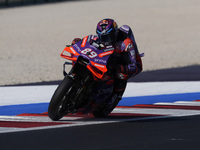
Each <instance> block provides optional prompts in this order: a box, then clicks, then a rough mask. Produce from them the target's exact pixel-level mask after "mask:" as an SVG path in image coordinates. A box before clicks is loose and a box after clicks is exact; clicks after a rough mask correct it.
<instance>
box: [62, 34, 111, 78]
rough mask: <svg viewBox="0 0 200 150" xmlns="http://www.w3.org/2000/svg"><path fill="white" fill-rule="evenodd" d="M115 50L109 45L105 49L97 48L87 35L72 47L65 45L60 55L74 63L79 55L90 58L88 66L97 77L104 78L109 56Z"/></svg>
mask: <svg viewBox="0 0 200 150" xmlns="http://www.w3.org/2000/svg"><path fill="white" fill-rule="evenodd" d="M65 52H68V53H70V54H71V55H70V56H68V55H65V54H64V53H65ZM113 52H114V48H113V47H112V46H108V47H106V48H105V49H103V50H99V49H97V48H96V47H95V46H94V45H92V44H91V43H90V40H89V39H88V36H86V37H84V38H83V40H81V41H79V42H77V43H76V44H74V45H72V46H70V47H65V49H64V50H63V51H62V53H61V55H60V56H61V57H63V58H65V59H68V60H71V61H73V64H74V63H76V61H77V59H78V57H80V56H82V57H83V58H85V59H87V60H89V63H88V64H87V68H88V69H89V70H90V71H91V72H92V74H93V75H94V76H95V77H97V78H99V79H102V78H103V77H104V74H105V73H106V72H107V62H108V58H109V57H110V55H111V54H112V53H113Z"/></svg>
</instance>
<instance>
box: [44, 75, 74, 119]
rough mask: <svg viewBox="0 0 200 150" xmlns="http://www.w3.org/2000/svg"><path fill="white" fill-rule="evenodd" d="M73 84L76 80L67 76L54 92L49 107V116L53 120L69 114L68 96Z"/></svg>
mask: <svg viewBox="0 0 200 150" xmlns="http://www.w3.org/2000/svg"><path fill="white" fill-rule="evenodd" d="M73 84H74V80H73V79H72V78H69V77H67V76H66V77H65V78H64V79H63V81H62V82H61V83H60V85H59V86H58V87H57V89H56V91H55V92H54V94H53V96H52V98H51V101H50V103H49V107H48V116H49V118H51V119H52V120H53V121H58V120H59V119H61V118H62V117H63V116H64V115H66V114H67V110H66V107H68V109H69V108H70V104H69V102H68V98H67V97H68V96H69V93H70V90H71V89H72V86H73ZM66 105H69V106H66Z"/></svg>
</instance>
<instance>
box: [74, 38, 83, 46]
mask: <svg viewBox="0 0 200 150" xmlns="http://www.w3.org/2000/svg"><path fill="white" fill-rule="evenodd" d="M80 40H81V39H80V38H75V39H74V40H73V41H72V45H74V44H75V43H76V42H79V41H80Z"/></svg>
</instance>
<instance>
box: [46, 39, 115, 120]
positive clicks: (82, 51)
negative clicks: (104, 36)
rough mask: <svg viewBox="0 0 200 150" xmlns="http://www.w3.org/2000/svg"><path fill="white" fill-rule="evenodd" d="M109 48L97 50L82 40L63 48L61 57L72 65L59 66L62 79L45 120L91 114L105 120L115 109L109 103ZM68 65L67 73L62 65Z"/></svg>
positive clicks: (111, 90)
mask: <svg viewBox="0 0 200 150" xmlns="http://www.w3.org/2000/svg"><path fill="white" fill-rule="evenodd" d="M113 53H114V47H113V46H101V44H97V43H95V42H91V37H90V36H86V37H84V38H83V39H82V40H81V41H79V42H76V43H75V44H74V45H70V46H66V47H65V49H64V50H63V51H62V53H61V55H60V56H61V57H63V58H65V59H67V60H70V61H72V63H70V62H65V63H64V65H63V74H64V79H63V81H62V82H61V83H60V84H59V86H58V87H57V89H56V91H55V92H54V94H53V96H52V98H51V101H50V103H49V107H48V115H49V117H50V118H51V119H52V120H54V121H57V120H59V119H61V118H62V117H64V116H65V115H67V114H69V113H77V112H81V113H92V114H93V115H94V116H95V117H106V116H107V115H108V114H109V113H111V112H112V110H113V109H114V108H115V107H116V106H117V104H118V102H119V101H118V100H116V101H115V102H112V103H109V102H108V101H107V99H109V98H110V96H111V94H112V92H113V86H114V80H113V70H114V69H113V67H112V65H110V59H109V58H110V57H111V56H112V54H113ZM69 64H71V65H72V68H71V70H70V71H69V73H66V71H65V65H69Z"/></svg>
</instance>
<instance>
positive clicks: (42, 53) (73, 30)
mask: <svg viewBox="0 0 200 150" xmlns="http://www.w3.org/2000/svg"><path fill="white" fill-rule="evenodd" d="M107 17H109V18H114V19H115V21H116V22H117V23H118V25H119V26H121V25H123V24H127V25H129V26H131V28H132V29H133V32H134V34H135V38H136V42H137V44H138V47H139V51H140V53H142V52H144V53H145V57H144V58H143V65H144V71H149V70H158V69H165V68H176V67H182V66H189V65H200V60H199V58H200V52H199V42H200V41H199V39H200V19H199V18H200V1H199V0H167V1H166V0H88V1H87V0H85V1H84V0H81V1H65V2H58V3H49V4H41V5H31V6H24V7H11V8H2V9H0V85H11V84H20V83H33V82H43V81H53V80H61V79H62V78H63V75H62V64H63V63H64V61H65V60H64V59H63V58H61V57H60V56H59V55H60V53H61V51H62V50H63V49H64V47H65V45H66V44H70V43H71V41H72V39H73V38H74V37H84V36H85V35H88V34H95V29H96V24H97V22H98V21H99V20H101V19H103V18H107Z"/></svg>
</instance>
